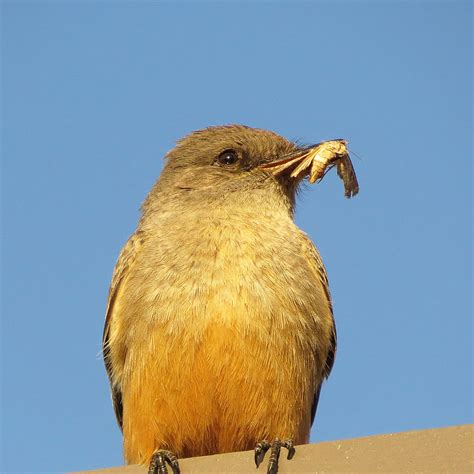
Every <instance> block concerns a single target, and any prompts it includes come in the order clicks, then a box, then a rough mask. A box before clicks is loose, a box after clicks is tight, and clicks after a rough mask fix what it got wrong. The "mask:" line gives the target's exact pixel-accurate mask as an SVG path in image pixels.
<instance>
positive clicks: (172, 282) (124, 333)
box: [104, 212, 335, 463]
mask: <svg viewBox="0 0 474 474" xmlns="http://www.w3.org/2000/svg"><path fill="white" fill-rule="evenodd" d="M202 219H209V212H206V213H203V216H202ZM202 219H200V218H199V216H198V218H196V220H195V223H196V224H195V227H194V228H193V225H192V223H190V222H189V221H187V222H183V224H182V225H183V228H181V229H179V228H178V227H179V225H178V224H177V223H176V220H173V221H172V222H171V221H170V223H169V224H170V225H169V226H166V222H165V223H163V225H162V227H161V229H162V230H155V232H154V233H153V234H147V232H146V231H139V232H137V233H135V234H134V235H133V236H132V237H131V239H130V240H129V242H128V243H127V245H126V246H125V247H124V250H123V251H122V254H121V256H120V257H119V261H118V263H117V266H116V269H115V274H114V280H113V282H112V287H111V291H110V295H109V307H108V311H107V320H106V327H105V332H104V355H105V359H106V365H107V370H108V373H109V377H110V381H111V387H112V394H113V398H114V405H115V409H116V414H117V417H118V420H119V423H120V425H121V427H122V429H123V434H124V452H125V458H126V460H127V461H128V462H129V463H148V462H149V461H150V457H151V455H152V454H153V452H154V451H155V450H156V449H170V450H172V451H173V452H174V453H176V454H177V455H178V456H196V455H206V454H212V453H219V452H228V451H239V450H245V449H251V448H253V447H254V446H255V444H256V443H257V442H258V441H260V440H262V439H274V438H275V437H279V438H292V439H293V440H294V441H295V443H305V442H307V441H308V436H309V430H310V426H311V422H312V416H313V415H314V413H312V410H313V409H314V403H315V397H316V394H317V393H318V390H319V387H320V385H321V383H322V380H323V378H324V376H327V375H328V372H329V370H330V366H331V364H332V359H333V357H334V351H335V330H334V323H333V317H332V310H331V303H330V297H329V292H328V285H327V278H326V273H325V271H324V267H323V265H322V263H321V259H320V257H319V254H318V253H317V251H316V250H315V248H314V247H313V245H312V244H311V242H310V241H309V240H308V239H307V237H306V236H305V235H304V234H303V233H302V232H301V231H299V230H298V229H297V228H296V227H295V225H294V224H293V222H292V221H291V219H290V218H288V217H285V216H283V215H282V216H277V219H278V226H279V232H275V227H274V225H275V223H274V222H273V223H272V222H268V223H267V224H265V223H262V222H259V223H258V224H257V225H256V223H255V222H252V219H249V218H247V219H245V220H240V221H239V222H245V225H240V224H239V226H236V225H235V223H234V224H233V223H232V218H231V217H230V218H227V219H226V220H222V219H217V220H216V221H213V222H208V225H203V221H202ZM209 229H214V230H213V231H212V233H213V234H212V235H210V234H209V232H210V231H209ZM190 233H191V234H193V235H194V236H195V238H194V239H191V241H190V239H185V238H184V237H183V236H186V235H189V234H190ZM316 398H317V397H316ZM316 402H317V400H316Z"/></svg>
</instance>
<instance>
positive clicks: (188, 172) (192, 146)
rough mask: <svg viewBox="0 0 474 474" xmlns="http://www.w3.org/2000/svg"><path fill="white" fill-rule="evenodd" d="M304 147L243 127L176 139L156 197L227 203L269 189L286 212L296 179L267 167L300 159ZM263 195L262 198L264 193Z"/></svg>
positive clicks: (298, 181) (265, 131)
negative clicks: (236, 196) (238, 195)
mask: <svg viewBox="0 0 474 474" xmlns="http://www.w3.org/2000/svg"><path fill="white" fill-rule="evenodd" d="M305 150H308V148H307V147H300V146H298V145H296V144H295V143H293V142H291V141H289V140H287V139H285V138H283V137H281V136H280V135H277V134H276V133H274V132H270V131H267V130H262V129H256V128H250V127H246V126H243V125H228V126H218V127H210V128H206V129H203V130H199V131H196V132H193V133H191V134H190V135H188V136H186V137H185V138H183V139H181V140H180V141H179V142H178V143H177V145H176V147H175V148H173V149H172V150H171V151H169V152H168V154H167V155H166V165H165V167H164V169H163V172H162V174H161V176H160V179H159V180H158V182H157V184H156V191H157V192H160V194H162V193H165V194H167V195H168V196H170V195H171V194H173V195H174V197H175V198H177V197H178V196H183V197H186V196H191V195H194V196H198V195H199V196H202V198H206V199H207V200H212V199H222V198H225V199H229V198H230V194H231V193H241V194H242V193H245V194H246V195H247V196H248V197H249V198H250V197H251V195H252V194H256V193H259V192H260V191H268V190H272V192H277V194H280V195H281V196H280V197H282V198H283V199H287V201H288V205H289V206H290V207H291V208H292V207H293V203H294V198H295V192H296V189H297V187H298V185H299V183H300V182H301V180H302V177H301V176H298V177H290V173H289V172H287V173H284V172H283V173H278V174H275V173H273V172H272V169H271V168H269V165H270V166H271V164H272V163H276V162H280V161H281V160H283V159H287V158H291V157H297V156H298V155H301V154H302V153H303V152H304V151H305ZM267 194H268V193H267Z"/></svg>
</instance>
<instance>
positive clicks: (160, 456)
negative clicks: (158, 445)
mask: <svg viewBox="0 0 474 474" xmlns="http://www.w3.org/2000/svg"><path fill="white" fill-rule="evenodd" d="M166 463H168V464H169V465H170V467H171V470H172V471H173V474H180V472H181V471H180V469H179V463H178V458H177V457H176V456H175V455H174V454H173V453H172V452H171V451H167V450H165V449H159V450H157V451H155V452H154V453H153V456H152V457H151V461H150V466H149V468H148V474H168V468H167V467H166Z"/></svg>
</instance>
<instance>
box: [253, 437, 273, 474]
mask: <svg viewBox="0 0 474 474" xmlns="http://www.w3.org/2000/svg"><path fill="white" fill-rule="evenodd" d="M269 449H270V443H269V442H268V441H267V440H263V441H261V442H260V443H257V445H256V446H255V458H254V459H255V465H256V466H257V469H258V466H260V464H261V463H262V461H263V459H264V458H265V454H266V453H267V451H268V450H269Z"/></svg>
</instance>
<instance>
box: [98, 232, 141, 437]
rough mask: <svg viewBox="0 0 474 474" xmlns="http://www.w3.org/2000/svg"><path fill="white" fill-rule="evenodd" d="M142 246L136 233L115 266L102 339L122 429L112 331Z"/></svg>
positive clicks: (103, 351) (120, 392)
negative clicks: (113, 359)
mask: <svg viewBox="0 0 474 474" xmlns="http://www.w3.org/2000/svg"><path fill="white" fill-rule="evenodd" d="M141 245H142V235H141V233H140V232H136V233H135V234H133V235H132V236H131V237H130V238H129V239H128V242H127V243H126V244H125V246H124V247H123V249H122V251H121V252H120V255H119V258H118V259H117V263H116V264H115V269H114V274H113V277H112V283H111V285H110V289H109V296H108V300H107V310H106V314H105V326H104V334H103V338H102V353H103V357H104V362H105V368H106V370H107V375H108V377H109V381H110V388H111V392H112V402H113V404H114V410H115V416H116V417H117V422H118V424H119V426H120V428H122V411H123V409H122V390H121V387H120V384H119V382H118V381H117V380H115V377H114V376H113V366H112V357H111V348H110V343H111V331H112V327H113V324H114V322H116V321H117V318H119V317H120V315H119V314H118V311H116V310H115V311H114V308H117V307H119V306H120V305H119V304H117V303H118V301H119V300H120V296H121V291H120V289H121V288H122V287H123V284H124V282H125V280H126V279H127V276H128V275H129V272H130V270H131V268H132V266H133V264H134V263H135V260H136V256H137V254H138V252H139V250H140V248H141Z"/></svg>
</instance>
